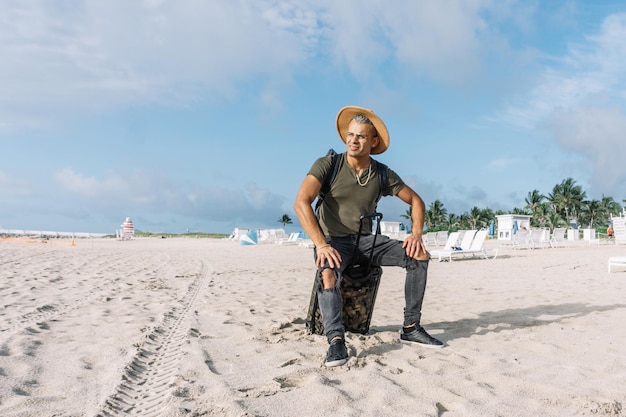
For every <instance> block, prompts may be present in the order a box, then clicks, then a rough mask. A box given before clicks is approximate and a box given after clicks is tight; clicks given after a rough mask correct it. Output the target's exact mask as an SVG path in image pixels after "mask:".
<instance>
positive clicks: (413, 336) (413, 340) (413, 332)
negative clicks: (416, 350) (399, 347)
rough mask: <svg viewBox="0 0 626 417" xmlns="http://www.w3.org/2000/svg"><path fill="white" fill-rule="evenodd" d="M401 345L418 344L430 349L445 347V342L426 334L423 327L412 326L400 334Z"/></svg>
mask: <svg viewBox="0 0 626 417" xmlns="http://www.w3.org/2000/svg"><path fill="white" fill-rule="evenodd" d="M400 343H408V344H418V345H421V346H424V347H429V348H440V347H443V342H442V341H441V340H437V339H435V338H434V337H432V336H431V335H429V334H428V333H426V330H424V328H423V327H422V326H411V327H408V328H404V329H402V331H401V332H400Z"/></svg>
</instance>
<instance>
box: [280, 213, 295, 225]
mask: <svg viewBox="0 0 626 417" xmlns="http://www.w3.org/2000/svg"><path fill="white" fill-rule="evenodd" d="M278 223H282V225H283V227H285V225H286V224H291V223H293V222H292V221H291V217H289V215H288V214H283V217H281V218H280V219H278Z"/></svg>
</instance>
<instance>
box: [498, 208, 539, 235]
mask: <svg viewBox="0 0 626 417" xmlns="http://www.w3.org/2000/svg"><path fill="white" fill-rule="evenodd" d="M532 217H533V216H529V215H525V214H501V215H499V216H496V219H497V221H498V224H497V225H496V226H497V232H496V234H497V235H498V240H511V239H513V235H514V234H515V233H516V232H517V231H518V230H519V229H521V228H526V229H527V230H530V219H531V218H532Z"/></svg>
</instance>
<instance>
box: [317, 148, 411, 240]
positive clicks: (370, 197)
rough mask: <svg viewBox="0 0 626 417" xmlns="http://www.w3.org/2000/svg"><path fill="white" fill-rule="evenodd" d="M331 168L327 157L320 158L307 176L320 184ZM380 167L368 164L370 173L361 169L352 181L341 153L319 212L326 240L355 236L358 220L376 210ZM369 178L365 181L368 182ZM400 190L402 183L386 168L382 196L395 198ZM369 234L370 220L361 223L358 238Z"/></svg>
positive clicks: (349, 170)
mask: <svg viewBox="0 0 626 417" xmlns="http://www.w3.org/2000/svg"><path fill="white" fill-rule="evenodd" d="M331 164H332V157H331V156H324V157H322V158H319V159H318V160H316V161H315V162H314V163H313V166H312V167H311V169H310V170H309V172H308V173H309V174H310V175H313V176H314V177H315V178H317V179H318V180H319V182H320V183H322V184H323V183H324V179H325V178H326V176H327V175H330V170H331ZM379 167H380V165H378V164H377V163H376V161H374V160H372V165H371V167H370V169H371V170H372V172H371V173H370V172H369V171H368V169H365V170H364V171H363V173H362V175H361V177H360V178H359V181H360V183H361V184H364V185H361V184H359V182H357V179H356V170H355V169H354V168H352V167H351V166H350V165H349V164H348V163H347V162H346V156H345V153H344V154H342V155H341V165H340V168H339V171H338V172H337V176H336V177H335V181H334V182H333V183H332V184H331V187H330V190H329V191H328V193H327V194H326V196H325V197H324V201H323V203H322V205H321V206H320V208H319V223H320V226H321V228H322V231H323V232H324V234H325V235H326V236H335V237H341V236H347V235H355V234H357V233H358V232H359V218H360V217H361V216H362V215H363V214H368V213H372V212H374V211H375V210H376V198H377V197H378V191H379V187H380V180H379V178H378V168H379ZM368 176H369V181H368ZM402 187H404V182H403V181H402V179H401V178H400V177H399V176H398V174H396V173H395V172H393V171H392V170H391V169H389V168H387V184H383V188H384V189H383V192H382V195H383V196H386V195H397V194H398V193H399V192H400V190H401V189H402ZM371 231H372V221H371V219H366V220H364V222H363V229H362V231H361V233H362V234H370V233H371Z"/></svg>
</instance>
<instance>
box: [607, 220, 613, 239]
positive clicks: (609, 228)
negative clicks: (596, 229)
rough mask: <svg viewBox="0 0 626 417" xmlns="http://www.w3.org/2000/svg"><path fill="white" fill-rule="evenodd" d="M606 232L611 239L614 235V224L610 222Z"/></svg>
mask: <svg viewBox="0 0 626 417" xmlns="http://www.w3.org/2000/svg"><path fill="white" fill-rule="evenodd" d="M606 234H607V235H609V239H610V238H612V237H613V226H612V225H610V224H609V227H608V229H606Z"/></svg>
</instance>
